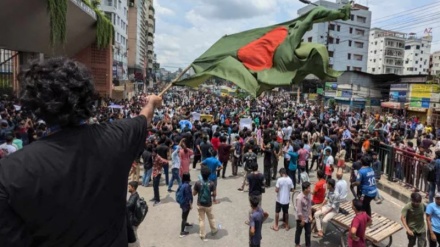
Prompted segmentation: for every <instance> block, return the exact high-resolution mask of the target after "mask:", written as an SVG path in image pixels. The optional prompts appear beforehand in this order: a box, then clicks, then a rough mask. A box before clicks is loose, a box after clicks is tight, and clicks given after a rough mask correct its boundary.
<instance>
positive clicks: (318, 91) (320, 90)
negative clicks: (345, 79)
mask: <svg viewBox="0 0 440 247" xmlns="http://www.w3.org/2000/svg"><path fill="white" fill-rule="evenodd" d="M316 93H317V94H320V95H323V94H324V89H323V88H322V87H318V88H317V89H316Z"/></svg>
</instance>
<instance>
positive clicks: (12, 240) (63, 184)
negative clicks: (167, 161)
mask: <svg viewBox="0 0 440 247" xmlns="http://www.w3.org/2000/svg"><path fill="white" fill-rule="evenodd" d="M20 67H21V68H22V71H21V72H20V74H19V76H18V78H19V80H20V83H21V85H22V86H21V87H20V89H21V93H20V95H21V98H20V104H21V106H22V107H23V108H25V109H27V110H28V111H29V112H33V113H34V114H35V115H36V117H37V118H38V119H42V120H44V121H45V122H46V124H47V126H52V127H55V126H56V127H57V131H52V132H51V133H50V134H49V135H47V136H45V137H43V138H39V139H38V141H35V142H33V143H32V144H30V145H28V146H27V147H26V148H24V149H22V150H20V151H19V152H16V153H13V154H11V155H9V156H8V157H7V158H6V159H1V160H0V184H1V186H0V226H1V230H0V246H20V247H27V246H74V245H75V246H87V245H89V246H90V245H91V243H93V245H94V246H107V247H117V246H127V243H128V240H127V232H126V231H125V230H124V229H126V228H127V220H126V218H127V209H126V205H125V203H126V197H127V183H128V174H129V172H130V167H131V164H132V162H133V160H135V159H136V158H137V157H139V154H140V153H141V152H142V150H143V148H144V147H145V140H146V139H147V130H148V128H150V127H151V122H152V118H153V115H154V111H155V109H156V108H158V107H160V106H161V104H162V99H161V98H160V97H158V96H154V95H151V96H149V97H147V98H142V101H143V103H142V104H143V106H142V107H143V108H142V110H141V111H140V113H139V116H138V117H134V118H131V119H124V120H118V121H113V122H112V123H110V122H107V123H103V124H99V125H98V124H93V125H87V124H84V122H85V121H86V120H87V119H90V118H91V117H92V116H93V112H94V110H93V105H94V102H95V96H96V91H95V88H94V83H93V80H92V75H91V74H90V72H89V71H88V70H87V69H86V68H85V67H84V66H83V65H81V64H79V63H78V62H75V61H73V60H71V59H68V58H49V59H44V60H40V59H38V60H35V61H33V62H31V63H30V64H29V66H20ZM52 129H55V128H52ZM97 143H99V145H97ZM41 181H44V182H41ZM18 188H19V189H18ZM55 219H56V220H55Z"/></svg>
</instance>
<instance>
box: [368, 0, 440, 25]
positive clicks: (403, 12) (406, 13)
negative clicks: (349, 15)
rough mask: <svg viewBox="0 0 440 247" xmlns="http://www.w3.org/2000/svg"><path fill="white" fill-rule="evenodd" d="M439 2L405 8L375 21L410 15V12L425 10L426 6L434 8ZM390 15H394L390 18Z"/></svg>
mask: <svg viewBox="0 0 440 247" xmlns="http://www.w3.org/2000/svg"><path fill="white" fill-rule="evenodd" d="M437 4H440V2H434V3H430V4H427V5H423V6H420V7H417V8H413V9H410V10H405V11H402V12H399V13H396V14H392V15H387V16H383V17H380V18H377V19H375V21H376V23H380V22H385V21H387V20H390V19H394V18H399V17H400V16H403V15H408V14H410V13H416V12H421V11H424V10H425V9H426V8H432V7H433V5H434V6H435V5H437ZM393 16H394V17H393ZM389 17H392V18H389ZM383 19H385V20H384V21H382V20H383Z"/></svg>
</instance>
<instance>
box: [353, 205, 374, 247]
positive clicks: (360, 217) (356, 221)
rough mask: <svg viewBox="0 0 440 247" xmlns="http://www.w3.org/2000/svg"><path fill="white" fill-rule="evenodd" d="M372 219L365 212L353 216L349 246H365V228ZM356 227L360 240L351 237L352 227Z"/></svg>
mask: <svg viewBox="0 0 440 247" xmlns="http://www.w3.org/2000/svg"><path fill="white" fill-rule="evenodd" d="M369 220H370V216H368V214H367V213H365V212H359V213H358V214H356V216H355V217H354V218H353V221H352V222H351V227H350V230H349V233H348V246H349V247H364V246H365V230H366V229H367V222H368V221H369ZM352 227H356V229H357V231H356V236H357V237H358V238H359V240H358V241H353V240H352V239H351V228H352Z"/></svg>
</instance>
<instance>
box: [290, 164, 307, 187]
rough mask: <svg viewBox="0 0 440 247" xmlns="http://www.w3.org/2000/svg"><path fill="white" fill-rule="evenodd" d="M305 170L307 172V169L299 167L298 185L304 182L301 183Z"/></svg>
mask: <svg viewBox="0 0 440 247" xmlns="http://www.w3.org/2000/svg"><path fill="white" fill-rule="evenodd" d="M304 170H305V167H301V166H298V183H299V184H300V183H302V181H301V172H303V171H304ZM292 182H293V180H292Z"/></svg>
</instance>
